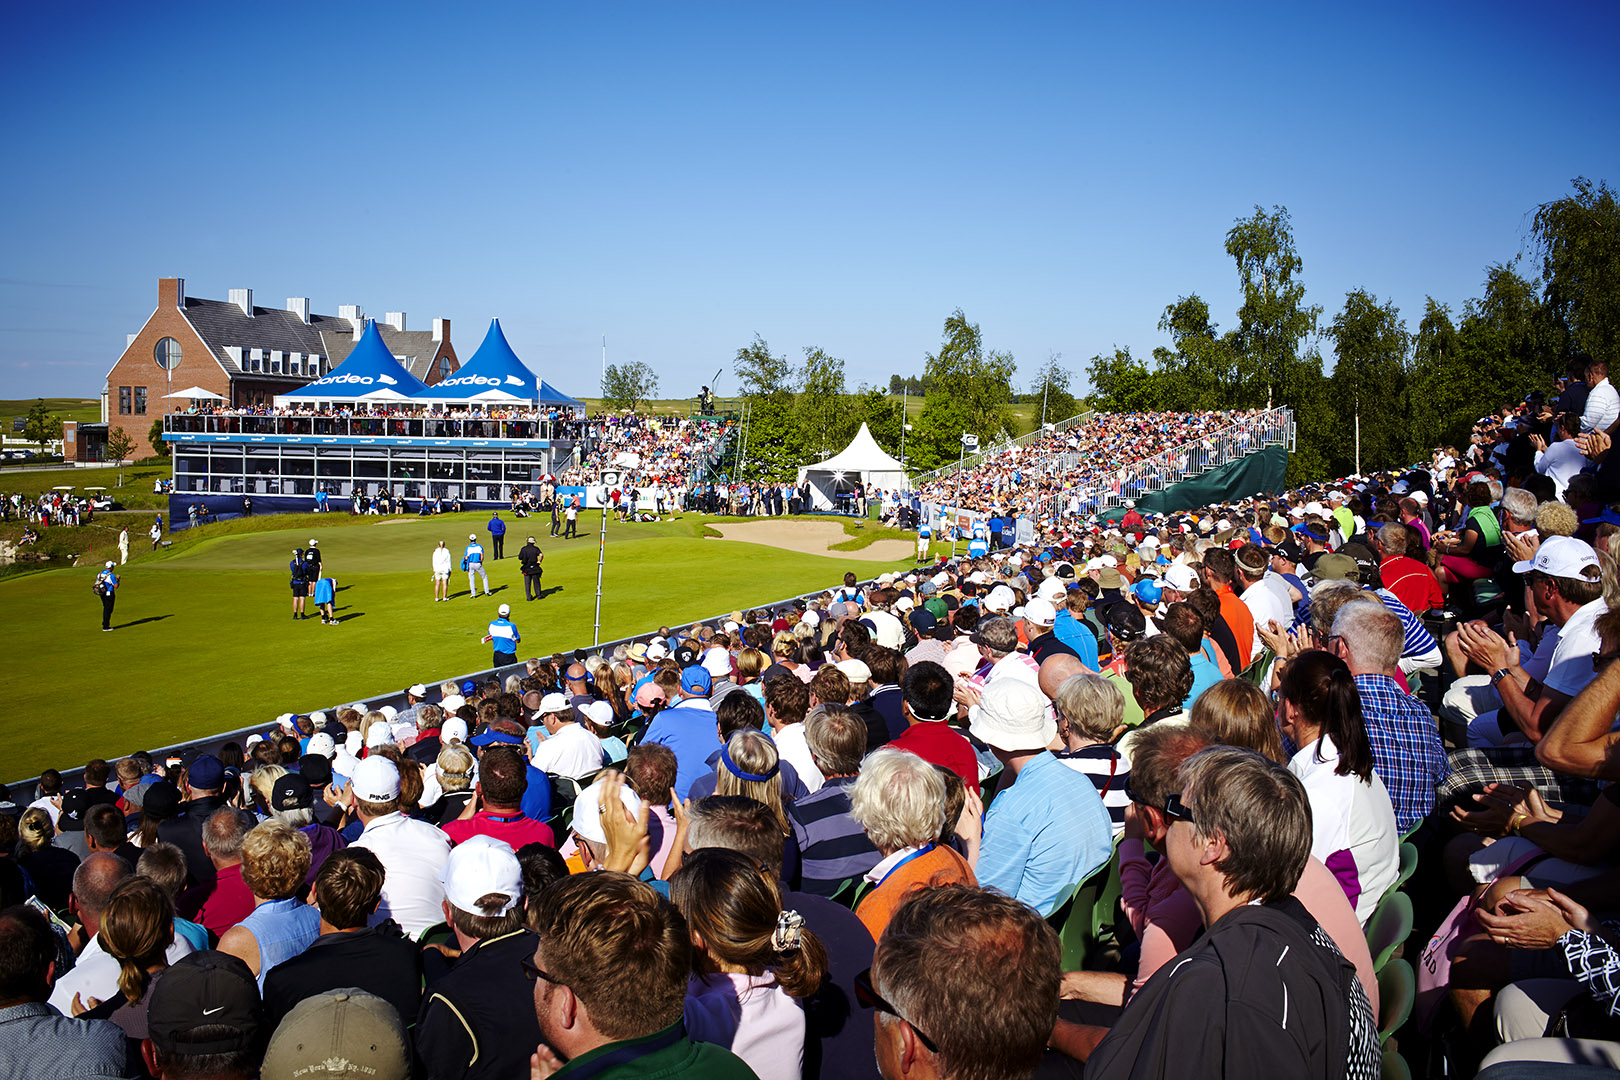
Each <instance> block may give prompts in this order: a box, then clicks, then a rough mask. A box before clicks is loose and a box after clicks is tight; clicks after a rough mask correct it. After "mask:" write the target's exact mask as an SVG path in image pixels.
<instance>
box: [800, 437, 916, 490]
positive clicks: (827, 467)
mask: <svg viewBox="0 0 1620 1080" xmlns="http://www.w3.org/2000/svg"><path fill="white" fill-rule="evenodd" d="M806 481H808V482H809V484H810V507H811V509H814V510H831V509H833V508H834V507H835V506H836V505H837V500H836V496H838V495H839V494H843V493H847V492H849V491H852V490H853V489H854V487H855V485H856V484H860V485H861V486H862V487H864V488H865V489H866V492H867V494H868V495H870V494H871V493H872V492H873V491H875V490H877V489H879V488H882V489H883V490H884V491H894V490H897V489H898V490H902V491H903V490H905V489H907V488H909V487H910V486H911V481H910V480H909V479H908V478H907V476H906V469H905V466H904V465H901V464H900V462H898V461H896V460H895V459H894V458H893V457H891V456H889V454H888V453H887V452H885V451H884V449H883V448H882V447H881V446H879V445H878V444H877V440H876V439H874V438H872V432H871V431H869V430H868V429H867V427H866V425H865V424H862V425H861V430H859V431H857V432H856V433H855V437H854V438H853V439H851V440H850V441H849V445H848V446H846V447H844V449H843V450H842V451H840V452H839V453H837V454H834V455H833V456H832V457H830V458H828V459H827V460H826V461H822V462H818V463H817V464H815V465H801V466H799V486H801V487H803V486H804V484H805V482H806Z"/></svg>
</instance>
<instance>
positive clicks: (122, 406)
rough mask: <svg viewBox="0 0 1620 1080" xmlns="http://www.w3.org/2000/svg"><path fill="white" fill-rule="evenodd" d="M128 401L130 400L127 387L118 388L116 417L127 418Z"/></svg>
mask: <svg viewBox="0 0 1620 1080" xmlns="http://www.w3.org/2000/svg"><path fill="white" fill-rule="evenodd" d="M129 400H130V398H129V387H127V386H120V387H119V388H118V415H119V416H128V415H129Z"/></svg>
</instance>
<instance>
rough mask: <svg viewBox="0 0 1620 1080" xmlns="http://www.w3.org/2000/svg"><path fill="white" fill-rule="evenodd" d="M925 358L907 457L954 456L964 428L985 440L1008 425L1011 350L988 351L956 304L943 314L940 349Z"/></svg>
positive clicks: (931, 463) (924, 464) (931, 461)
mask: <svg viewBox="0 0 1620 1080" xmlns="http://www.w3.org/2000/svg"><path fill="white" fill-rule="evenodd" d="M924 359H925V367H926V374H927V377H928V378H929V379H930V380H932V382H931V384H930V386H929V390H928V396H927V397H926V398H925V399H924V401H923V408H922V413H921V414H920V415H919V416H918V418H917V423H916V425H915V427H916V431H915V433H914V434H915V442H914V445H915V449H912V450H911V456H912V458H913V459H915V460H916V462H917V465H918V467H920V468H925V469H927V468H935V467H937V466H939V465H943V464H945V463H946V462H948V461H954V460H956V457H957V451H958V448H959V447H960V445H961V438H962V434H963V432H968V433H971V434H973V435H976V436H978V437H979V441H980V442H981V443H983V444H989V443H991V442H994V441H996V440H997V439H999V438H1001V437H1003V436H1004V435H1006V434H1007V433H1008V432H1010V431H1011V430H1012V429H1013V426H1014V425H1013V418H1012V413H1011V411H1010V410H1009V409H1008V407H1007V406H1008V405H1009V404H1010V403H1011V401H1012V376H1013V372H1014V371H1015V370H1017V366H1018V365H1017V363H1016V362H1015V361H1014V360H1013V356H1012V354H1011V353H1007V352H997V351H994V350H991V351H988V352H987V351H986V350H985V348H984V339H983V336H982V335H981V333H980V331H979V326H978V324H977V323H971V322H968V319H967V316H966V315H964V314H963V313H962V309H961V308H957V309H956V310H955V311H953V312H952V313H951V314H950V316H949V317H947V318H946V320H945V328H944V335H943V341H941V343H940V347H939V350H938V351H937V352H933V353H929V354H928V355H927V356H926V357H925V358H924ZM911 445H912V444H908V449H910V447H911Z"/></svg>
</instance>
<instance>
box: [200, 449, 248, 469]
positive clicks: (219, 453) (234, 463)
mask: <svg viewBox="0 0 1620 1080" xmlns="http://www.w3.org/2000/svg"><path fill="white" fill-rule="evenodd" d="M208 465H209V468H210V469H211V470H212V471H213V472H216V473H238V474H239V473H241V471H242V451H241V450H237V449H234V448H230V447H227V448H223V449H222V448H221V447H218V446H216V447H214V448H213V449H212V450H211V451H210V452H209V455H208Z"/></svg>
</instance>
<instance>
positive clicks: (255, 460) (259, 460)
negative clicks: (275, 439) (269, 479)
mask: <svg viewBox="0 0 1620 1080" xmlns="http://www.w3.org/2000/svg"><path fill="white" fill-rule="evenodd" d="M280 468H281V456H280V455H279V454H278V453H277V452H276V448H275V447H273V446H250V447H248V448H247V461H246V469H247V475H249V476H275V475H276V474H277V473H278V472H279V471H280Z"/></svg>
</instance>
